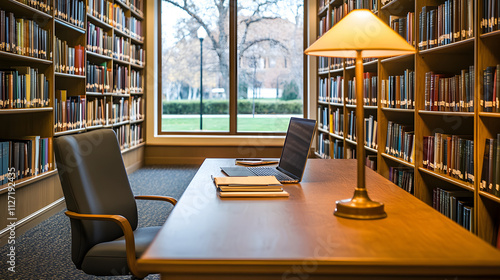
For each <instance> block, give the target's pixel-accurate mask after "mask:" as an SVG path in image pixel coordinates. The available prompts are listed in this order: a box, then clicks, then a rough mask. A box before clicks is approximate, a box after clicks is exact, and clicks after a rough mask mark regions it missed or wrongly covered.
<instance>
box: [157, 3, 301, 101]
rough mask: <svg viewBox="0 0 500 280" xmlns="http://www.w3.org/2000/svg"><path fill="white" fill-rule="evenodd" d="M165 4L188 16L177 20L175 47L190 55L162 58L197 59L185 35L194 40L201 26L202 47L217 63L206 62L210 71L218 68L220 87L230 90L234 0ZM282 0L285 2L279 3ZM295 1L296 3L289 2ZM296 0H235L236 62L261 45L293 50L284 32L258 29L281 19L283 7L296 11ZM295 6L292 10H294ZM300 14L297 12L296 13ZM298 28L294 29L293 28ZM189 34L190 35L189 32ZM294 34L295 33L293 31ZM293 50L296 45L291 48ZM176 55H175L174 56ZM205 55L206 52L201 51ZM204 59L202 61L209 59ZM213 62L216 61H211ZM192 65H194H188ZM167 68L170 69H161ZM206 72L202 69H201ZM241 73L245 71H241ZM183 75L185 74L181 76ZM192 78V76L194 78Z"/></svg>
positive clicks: (177, 53)
mask: <svg viewBox="0 0 500 280" xmlns="http://www.w3.org/2000/svg"><path fill="white" fill-rule="evenodd" d="M163 1H164V2H166V3H168V4H169V6H170V7H171V8H172V9H179V11H182V12H184V13H187V15H189V17H188V19H186V20H184V21H182V22H179V23H178V24H177V25H178V28H177V32H178V34H177V38H178V39H179V41H178V44H177V48H182V49H183V50H184V51H185V50H189V51H190V55H188V57H187V58H179V57H178V55H182V54H181V53H182V52H184V51H182V50H181V51H172V52H169V55H170V57H166V58H164V59H175V60H176V62H177V63H179V62H180V61H181V60H185V59H187V60H189V59H191V60H193V61H194V60H195V59H199V56H197V55H196V54H197V52H196V51H195V50H194V48H193V46H191V47H190V46H187V43H186V41H187V40H188V38H187V37H189V36H191V42H194V40H193V38H192V34H196V30H197V29H198V28H199V27H200V26H201V27H202V28H203V29H205V31H206V32H207V38H206V39H205V41H204V43H203V44H204V47H205V48H208V49H209V50H211V51H213V53H215V57H216V59H215V60H216V61H217V63H216V64H217V65H206V64H204V66H207V67H211V68H212V69H213V70H216V68H218V69H217V72H219V73H220V79H219V81H220V85H219V86H220V87H222V88H224V90H225V92H229V65H228V64H229V53H228V48H227V46H228V44H229V20H228V17H229V5H230V4H231V3H233V2H231V1H230V0H212V1H209V0H205V1H194V0H163ZM284 2H285V5H280V4H283V3H284ZM291 2H294V3H295V5H291ZM296 2H298V1H297V0H252V1H246V2H245V1H238V7H237V10H238V21H239V22H238V26H237V28H238V63H239V61H240V60H241V59H242V57H244V56H245V55H246V53H247V52H248V56H254V55H255V52H259V51H262V48H268V49H269V48H278V49H279V50H280V51H281V52H283V53H285V54H287V55H293V54H291V52H292V50H290V49H289V47H287V46H288V45H287V44H286V42H285V40H286V38H283V36H280V35H283V34H279V32H274V33H273V32H260V31H262V29H263V28H265V27H266V25H269V23H271V22H273V21H277V20H282V15H281V13H282V12H283V7H287V8H288V9H289V10H290V11H291V12H292V13H293V12H295V13H298V12H299V10H298V9H300V8H301V6H302V4H298V5H297V4H296ZM294 9H295V10H294ZM299 14H300V13H299ZM294 20H295V22H294V24H295V26H296V27H298V26H299V25H300V24H301V22H300V20H299V19H298V18H294ZM296 29H297V28H296ZM190 34H191V35H190ZM294 35H297V34H296V32H294ZM293 48H294V49H295V46H294V47H293ZM179 52H180V53H179ZM174 56H175V57H174ZM204 56H205V53H204ZM208 60H209V57H207V60H205V59H204V61H208ZM214 64H215V63H214ZM191 65H194V64H191ZM162 70H165V71H169V69H165V68H164V69H162ZM182 72H183V73H182V74H181V73H177V74H181V75H187V76H190V75H193V72H192V71H191V73H187V71H182ZM204 73H205V71H204ZM241 74H242V75H243V76H244V75H245V73H241ZM184 77H186V76H184ZM193 80H194V79H193Z"/></svg>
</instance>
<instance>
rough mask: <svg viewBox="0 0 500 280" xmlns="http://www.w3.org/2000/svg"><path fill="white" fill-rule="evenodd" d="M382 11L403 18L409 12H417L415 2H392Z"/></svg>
mask: <svg viewBox="0 0 500 280" xmlns="http://www.w3.org/2000/svg"><path fill="white" fill-rule="evenodd" d="M380 9H381V10H382V11H385V12H388V13H390V14H391V15H397V16H403V15H406V14H407V13H408V12H413V11H414V10H415V4H414V1H413V0H392V1H391V2H389V3H387V4H385V5H384V6H383V7H381V8H380Z"/></svg>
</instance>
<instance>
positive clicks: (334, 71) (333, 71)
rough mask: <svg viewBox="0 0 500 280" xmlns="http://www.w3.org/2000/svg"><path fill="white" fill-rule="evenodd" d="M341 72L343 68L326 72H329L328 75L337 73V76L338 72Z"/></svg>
mask: <svg viewBox="0 0 500 280" xmlns="http://www.w3.org/2000/svg"><path fill="white" fill-rule="evenodd" d="M342 71H344V68H338V69H330V70H329V71H328V72H330V73H332V74H334V73H337V75H338V73H339V72H342ZM328 72H327V73H328Z"/></svg>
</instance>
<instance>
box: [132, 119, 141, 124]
mask: <svg viewBox="0 0 500 280" xmlns="http://www.w3.org/2000/svg"><path fill="white" fill-rule="evenodd" d="M142 122H144V119H140V120H135V121H130V124H138V123H142Z"/></svg>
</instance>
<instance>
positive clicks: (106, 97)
mask: <svg viewBox="0 0 500 280" xmlns="http://www.w3.org/2000/svg"><path fill="white" fill-rule="evenodd" d="M55 2H56V1H54V0H53V1H52V7H51V11H50V13H45V12H43V11H40V10H37V9H35V8H32V7H30V6H28V5H25V4H23V3H21V2H18V1H16V0H2V1H0V9H1V10H4V11H6V13H8V12H12V13H13V14H14V15H15V17H16V18H25V19H27V20H33V21H35V22H36V23H37V24H38V25H39V26H41V27H43V28H44V29H46V30H47V31H49V33H50V37H49V38H47V39H48V41H49V42H54V39H55V37H57V38H59V39H61V40H64V41H66V42H67V44H68V46H70V47H74V46H76V45H81V46H83V47H84V50H85V51H84V53H83V56H84V57H83V62H84V65H83V67H84V72H83V75H75V74H68V73H60V72H56V71H55V57H54V54H52V57H51V58H48V59H41V58H36V57H31V56H26V55H20V54H17V53H13V52H7V51H0V63H1V64H2V65H3V67H2V68H3V69H8V68H10V67H13V66H29V67H31V68H36V69H38V73H43V74H44V75H45V77H46V79H47V80H48V84H49V90H48V93H49V94H48V95H49V104H48V105H46V106H45V107H34V108H6V109H0V123H2V131H0V139H16V137H23V136H28V135H39V136H40V137H41V138H53V137H58V136H61V135H68V134H74V133H85V132H86V131H90V130H95V129H103V128H105V129H114V130H116V129H121V131H122V132H124V135H126V138H125V142H126V143H127V144H126V145H124V148H123V149H122V156H123V158H124V163H125V166H126V168H127V171H129V172H130V171H133V170H135V169H137V168H140V166H141V165H142V164H143V162H144V160H143V155H144V148H145V143H144V142H143V140H142V139H143V136H144V135H145V131H144V128H145V121H144V112H145V104H146V103H145V100H144V98H145V96H144V92H145V89H144V88H140V89H136V92H135V93H130V94H113V93H112V91H113V80H111V88H110V89H109V92H107V93H101V92H87V88H86V84H87V80H88V77H87V75H86V74H87V71H86V70H87V65H86V63H87V62H90V63H92V64H94V65H99V64H101V63H103V62H106V63H107V68H108V69H112V71H114V69H115V68H114V66H115V65H116V64H119V65H121V66H124V67H125V68H126V69H127V70H128V73H129V75H130V73H131V70H132V69H134V70H135V71H137V72H139V75H141V76H142V77H144V75H145V66H144V63H143V64H142V65H138V64H132V63H130V62H129V61H121V60H116V59H113V57H112V56H111V55H110V56H105V55H102V54H99V53H94V52H92V51H90V50H87V33H88V31H87V26H88V25H87V22H91V23H92V24H94V25H95V26H96V27H99V28H102V29H103V31H104V32H105V33H106V34H108V36H112V38H113V36H114V35H115V34H116V35H118V36H120V37H123V38H124V40H125V41H126V42H128V44H130V45H131V44H132V43H133V44H135V45H137V46H140V47H142V48H144V43H143V41H140V40H136V39H135V38H132V35H130V34H131V33H130V32H124V31H121V30H118V29H117V28H116V27H114V26H113V25H112V24H110V23H109V22H104V20H101V19H99V18H97V17H95V16H93V15H91V14H90V12H89V10H88V7H89V6H88V4H89V1H84V3H85V8H86V11H85V12H84V17H83V18H84V22H83V27H84V28H82V27H80V26H77V25H75V24H72V23H70V22H69V21H66V20H62V19H60V18H59V17H55V16H54V14H55V10H56V3H55ZM108 2H110V3H117V4H119V5H120V6H121V8H122V9H123V11H124V13H125V17H126V18H127V21H129V19H130V18H131V17H134V18H135V19H136V20H138V21H144V18H145V14H144V12H143V11H139V10H138V9H137V8H136V7H133V8H130V7H129V5H130V4H129V3H128V1H118V0H114V1H113V0H111V1H108ZM142 27H143V29H144V25H142ZM145 31H146V30H138V31H137V33H141V36H145ZM112 49H113V46H112ZM50 52H52V53H53V52H54V44H53V43H51V49H50ZM128 79H129V80H128V86H130V84H131V81H130V79H131V76H128ZM144 86H145V85H144V84H143V87H144ZM59 90H66V91H67V96H68V97H70V96H81V97H85V102H87V101H89V99H90V100H94V99H99V100H103V104H104V105H105V106H111V105H112V104H113V103H114V102H119V101H118V99H120V100H121V99H122V98H123V100H124V101H127V102H126V104H127V106H124V108H123V111H124V112H126V115H127V117H126V118H125V119H126V121H123V122H117V123H115V124H109V125H102V124H98V125H89V126H86V122H85V124H84V125H83V127H81V128H78V129H71V130H65V131H58V130H57V129H56V128H55V126H54V124H55V121H56V119H55V118H56V107H55V98H56V92H57V91H59ZM128 92H130V89H128ZM134 98H135V99H137V98H141V100H142V108H141V110H142V112H141V118H140V119H137V120H133V121H130V120H129V118H128V115H130V114H131V110H132V107H131V104H132V101H133V100H134ZM115 99H116V100H115ZM85 108H87V106H85ZM87 109H88V108H87ZM102 109H103V110H105V109H106V108H102ZM109 109H110V108H109ZM84 115H86V112H84ZM107 118H108V116H105V119H107ZM4 124H5V125H4ZM138 127H140V128H141V130H140V131H141V135H140V136H138V137H136V139H135V140H136V141H135V142H134V145H132V144H130V143H131V142H132V135H131V134H132V132H131V129H132V128H134V129H135V130H136V131H139V130H138V129H137V128H138ZM49 150H50V151H52V147H50V148H49ZM1 183H2V182H0V184H1ZM15 183H16V186H15V189H16V191H17V190H18V189H20V188H22V190H19V194H18V195H19V196H20V197H19V199H20V200H22V201H24V202H23V203H21V204H19V205H18V207H19V211H18V214H19V215H17V216H16V217H17V218H18V220H21V219H22V218H24V217H26V216H29V215H31V214H32V213H37V211H39V210H40V209H41V208H43V207H45V206H46V205H50V204H51V203H54V202H55V201H60V198H61V197H62V196H63V194H62V191H61V187H60V182H59V179H58V178H57V169H55V168H52V169H51V170H49V171H47V172H43V173H39V174H38V175H35V176H29V177H24V178H22V179H19V180H16V181H15ZM6 195H7V188H6V185H0V202H1V204H2V205H7V203H6V201H7V198H6V197H7V196H6ZM61 201H62V200H61ZM4 202H5V203H4ZM30 202H33V203H30ZM61 205H62V204H61ZM0 217H1V218H2V221H1V222H0V229H3V228H5V227H6V225H7V224H6V221H7V219H6V217H5V214H0ZM0 239H1V240H2V241H3V239H4V237H3V236H0Z"/></svg>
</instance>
